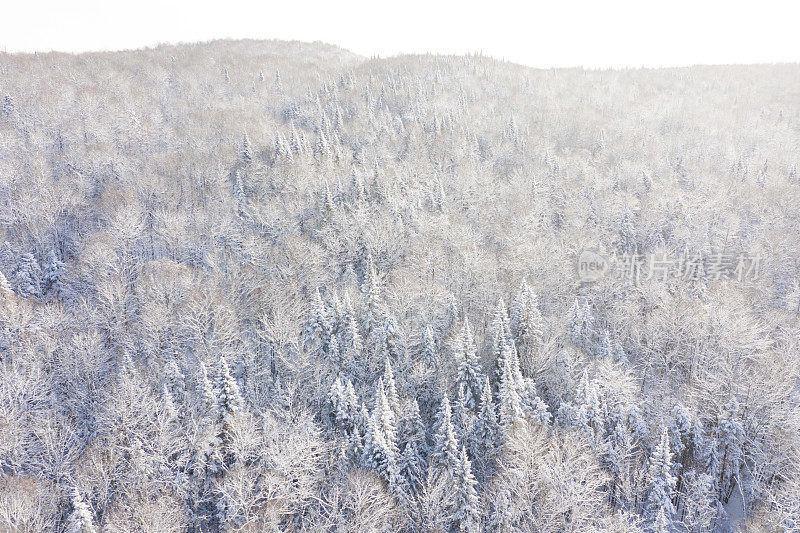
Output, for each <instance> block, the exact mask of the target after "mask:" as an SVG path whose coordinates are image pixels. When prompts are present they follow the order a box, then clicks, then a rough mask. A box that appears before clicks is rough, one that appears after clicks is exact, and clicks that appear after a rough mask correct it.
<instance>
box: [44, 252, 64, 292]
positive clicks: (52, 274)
mask: <svg viewBox="0 0 800 533" xmlns="http://www.w3.org/2000/svg"><path fill="white" fill-rule="evenodd" d="M63 270H64V263H62V262H61V261H60V260H59V259H58V256H57V255H56V253H55V251H51V252H50V261H49V262H48V264H47V268H45V270H44V272H43V273H42V281H41V287H42V288H41V290H42V295H43V296H51V295H52V296H56V297H60V296H61V295H62V292H63V289H64V287H63V285H62V282H61V279H62V277H63V275H64V273H63Z"/></svg>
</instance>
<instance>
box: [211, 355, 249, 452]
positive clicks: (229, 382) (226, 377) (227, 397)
mask: <svg viewBox="0 0 800 533" xmlns="http://www.w3.org/2000/svg"><path fill="white" fill-rule="evenodd" d="M216 390H217V393H218V395H219V396H218V397H217V407H218V409H219V412H220V418H221V421H222V426H221V428H220V439H221V441H222V442H223V444H228V443H230V441H231V439H232V438H233V431H234V427H235V424H236V420H237V418H238V417H239V414H240V412H241V410H242V409H243V407H244V401H243V400H242V395H241V393H240V392H239V385H238V384H237V383H236V380H235V379H234V378H233V376H231V373H230V369H229V368H228V363H227V361H226V360H225V357H224V356H223V357H220V359H219V369H218V372H217V383H216Z"/></svg>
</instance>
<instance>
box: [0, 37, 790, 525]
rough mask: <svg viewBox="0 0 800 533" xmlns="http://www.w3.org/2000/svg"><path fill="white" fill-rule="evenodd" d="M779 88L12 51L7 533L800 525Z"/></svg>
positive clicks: (2, 352) (231, 56)
mask: <svg viewBox="0 0 800 533" xmlns="http://www.w3.org/2000/svg"><path fill="white" fill-rule="evenodd" d="M798 79H800V66H799V65H760V66H736V67H734V66H719V67H693V68H686V69H667V70H625V71H585V70H580V69H569V70H535V69H529V68H525V67H522V66H519V65H515V64H510V63H504V62H499V61H496V60H493V59H490V58H486V57H481V56H467V57H442V56H403V57H395V58H389V59H379V58H373V59H368V58H363V57H359V56H356V55H354V54H351V53H349V52H347V51H344V50H342V49H339V48H336V47H333V46H328V45H323V44H319V43H314V44H305V43H286V42H277V41H274V42H257V41H237V42H233V41H219V42H212V43H205V44H186V45H179V46H162V47H159V48H156V49H152V50H140V51H130V52H119V53H96V54H85V55H77V56H73V55H66V54H39V55H0V470H1V471H2V476H0V530H2V531H16V530H20V531H39V530H55V531H69V532H76V531H84V532H85V531H159V532H162V531H192V532H201V531H202V532H207V531H212V532H215V531H273V530H285V531H309V532H311V531H314V532H316V531H358V532H362V531H376V532H378V531H408V532H423V531H429V532H430V531H470V532H471V531H498V532H506V531H520V532H528V531H535V532H562V531H572V532H589V531H613V532H635V531H662V532H663V531H673V532H704V531H714V530H715V528H716V530H717V531H730V530H734V529H735V528H737V527H738V528H741V529H742V530H743V531H753V532H756V531H771V530H785V531H792V530H795V529H796V528H798V527H800V525H798V524H800V507H799V506H798V503H797V502H798V501H800V484H798V481H797V480H798V479H800V454H799V453H798V452H799V451H800V406H798V392H797V391H798V388H797V383H798V377H799V376H800V372H799V370H800V365H799V363H800V358H799V356H800V354H799V353H798V339H800V327H798V319H800V283H799V282H798V265H799V264H800V233H799V232H798V228H800V211H799V210H798V204H800V177H798V174H797V165H798V159H799V158H800V156H799V155H798V154H800V93H798V85H797V80H798Z"/></svg>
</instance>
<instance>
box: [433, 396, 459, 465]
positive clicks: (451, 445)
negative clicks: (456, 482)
mask: <svg viewBox="0 0 800 533" xmlns="http://www.w3.org/2000/svg"><path fill="white" fill-rule="evenodd" d="M452 416H453V414H452V408H451V406H450V400H449V398H448V397H447V394H446V393H445V395H444V397H443V398H442V408H441V411H440V414H439V421H438V430H437V432H436V439H435V443H436V448H435V450H434V459H435V460H436V464H437V468H438V472H439V473H440V474H443V473H445V474H448V475H454V474H455V472H456V468H457V466H458V461H459V458H458V441H457V440H456V434H455V430H454V428H453V420H452Z"/></svg>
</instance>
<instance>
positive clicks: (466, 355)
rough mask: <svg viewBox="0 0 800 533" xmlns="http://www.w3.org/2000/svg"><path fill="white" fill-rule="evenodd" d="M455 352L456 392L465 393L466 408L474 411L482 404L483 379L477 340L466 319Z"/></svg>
mask: <svg viewBox="0 0 800 533" xmlns="http://www.w3.org/2000/svg"><path fill="white" fill-rule="evenodd" d="M454 352H455V358H456V381H455V387H456V391H464V400H465V403H466V406H467V407H468V408H469V409H474V408H475V407H477V406H478V404H479V402H480V398H481V388H482V386H481V385H482V383H481V382H482V377H481V370H480V364H479V363H478V355H477V349H476V348H475V340H474V339H473V338H472V332H471V331H470V328H469V321H468V320H467V319H464V327H463V329H462V330H461V336H460V337H459V339H458V341H457V343H456V346H455V350H454Z"/></svg>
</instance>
